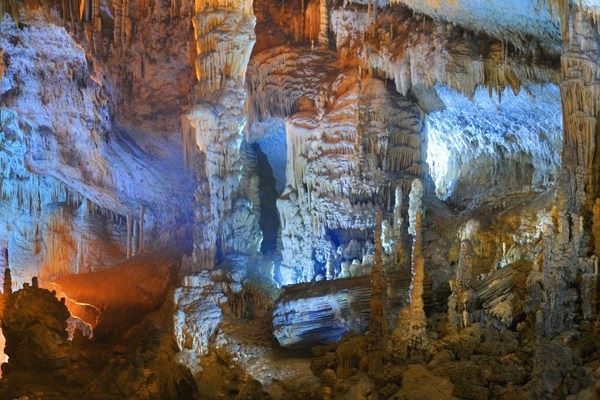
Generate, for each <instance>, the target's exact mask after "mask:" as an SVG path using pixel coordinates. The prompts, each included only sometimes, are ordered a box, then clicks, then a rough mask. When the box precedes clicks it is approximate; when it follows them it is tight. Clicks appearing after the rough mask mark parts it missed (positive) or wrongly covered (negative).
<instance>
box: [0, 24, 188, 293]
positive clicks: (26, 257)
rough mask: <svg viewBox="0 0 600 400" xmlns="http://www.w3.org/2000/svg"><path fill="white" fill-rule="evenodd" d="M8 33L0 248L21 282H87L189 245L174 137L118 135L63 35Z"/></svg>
mask: <svg viewBox="0 0 600 400" xmlns="http://www.w3.org/2000/svg"><path fill="white" fill-rule="evenodd" d="M1 26H2V29H1V31H0V47H1V48H2V51H3V57H4V60H5V67H4V70H3V74H2V77H1V78H2V80H1V84H0V96H2V99H3V100H2V104H1V108H0V117H1V126H0V131H1V132H2V135H3V138H4V149H5V151H2V152H1V153H0V158H1V160H2V165H3V169H2V174H3V179H2V193H3V198H4V199H6V200H7V201H4V202H3V203H2V205H1V206H0V215H2V216H3V217H2V223H1V224H0V239H2V240H6V241H8V248H9V253H10V254H11V263H12V266H13V267H14V275H15V278H16V279H15V281H16V282H23V281H27V280H29V279H30V278H31V276H33V275H39V276H40V278H42V279H47V280H51V279H53V278H56V277H57V276H59V275H61V274H64V273H69V272H89V271H92V270H94V269H98V268H101V267H105V266H110V265H112V264H114V263H116V262H118V261H120V260H122V259H124V258H126V257H127V256H129V255H132V254H134V253H136V252H139V251H141V250H142V249H143V246H144V243H147V242H148V241H154V240H159V241H160V240H163V239H165V238H167V237H171V236H172V237H177V236H179V237H181V236H180V235H181V234H185V229H186V225H187V224H188V223H187V222H186V220H187V219H188V217H189V215H190V210H189V205H190V204H191V189H190V182H191V177H190V175H189V173H186V172H185V171H184V168H183V161H182V147H181V142H180V141H178V140H177V138H176V136H171V137H170V138H159V137H156V136H153V135H146V134H143V133H142V132H140V131H137V130H135V129H131V130H128V131H126V130H124V129H122V128H120V127H119V126H117V125H116V124H114V123H113V122H112V121H111V115H110V111H109V108H110V107H109V103H110V96H109V94H108V92H107V90H106V88H107V83H106V82H104V81H102V78H101V77H98V76H93V75H90V70H89V69H88V64H87V62H86V58H85V54H84V52H83V51H82V49H81V48H80V47H78V46H77V44H76V43H75V42H74V41H73V39H72V38H71V37H70V36H69V34H68V33H67V32H66V31H65V30H64V29H63V28H59V27H56V26H50V25H46V24H44V23H41V22H36V23H33V24H31V25H30V26H27V27H24V28H22V29H17V28H16V26H15V25H14V23H13V22H12V21H11V20H10V19H9V18H3V19H2V22H1ZM165 226H169V230H168V231H166V230H165V229H164V228H165Z"/></svg>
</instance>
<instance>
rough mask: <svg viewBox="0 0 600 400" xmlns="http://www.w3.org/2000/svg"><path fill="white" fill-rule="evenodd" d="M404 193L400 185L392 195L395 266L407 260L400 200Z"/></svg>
mask: <svg viewBox="0 0 600 400" xmlns="http://www.w3.org/2000/svg"><path fill="white" fill-rule="evenodd" d="M403 197H404V193H402V187H401V186H398V187H397V188H396V193H395V195H394V221H393V230H394V240H395V241H396V245H395V248H394V255H395V262H396V265H397V267H401V266H402V265H404V264H405V263H406V261H407V257H406V250H405V248H404V234H403V231H402V229H403V224H404V220H403V218H402V201H403Z"/></svg>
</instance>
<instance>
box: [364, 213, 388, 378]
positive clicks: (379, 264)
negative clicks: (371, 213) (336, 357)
mask: <svg viewBox="0 0 600 400" xmlns="http://www.w3.org/2000/svg"><path fill="white" fill-rule="evenodd" d="M381 223H382V216H381V209H379V208H378V209H377V212H376V217H375V266H374V267H373V272H371V300H370V307H371V320H370V322H369V336H368V340H369V372H370V373H372V374H374V373H376V372H378V371H379V370H380V369H381V367H382V359H383V356H384V355H385V354H386V353H387V341H388V299H387V285H386V282H385V277H384V270H383V246H382V243H381Z"/></svg>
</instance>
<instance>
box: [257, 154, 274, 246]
mask: <svg viewBox="0 0 600 400" xmlns="http://www.w3.org/2000/svg"><path fill="white" fill-rule="evenodd" d="M255 150H256V161H257V172H258V192H259V195H260V220H259V226H260V229H261V230H262V233H263V241H262V243H261V246H260V251H261V252H262V253H263V254H271V253H274V252H275V251H276V249H277V235H278V232H279V213H278V212H277V196H278V193H277V188H276V180H275V176H274V174H273V169H272V168H271V165H270V164H269V160H268V159H267V156H266V155H265V153H263V151H262V150H261V148H260V145H258V144H256V145H255Z"/></svg>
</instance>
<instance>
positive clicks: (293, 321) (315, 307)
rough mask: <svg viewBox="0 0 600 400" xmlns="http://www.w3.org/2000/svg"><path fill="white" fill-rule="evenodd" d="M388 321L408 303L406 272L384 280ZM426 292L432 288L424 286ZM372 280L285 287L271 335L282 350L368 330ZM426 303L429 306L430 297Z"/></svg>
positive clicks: (358, 279) (275, 313) (342, 280)
mask: <svg viewBox="0 0 600 400" xmlns="http://www.w3.org/2000/svg"><path fill="white" fill-rule="evenodd" d="M386 281H387V282H388V285H389V286H388V295H389V300H390V301H389V318H390V319H393V318H395V316H396V315H397V314H398V310H399V309H400V307H402V306H405V305H406V304H408V300H409V285H410V276H408V271H405V272H404V273H394V274H392V275H390V276H387V277H386ZM426 286H427V288H428V290H429V289H430V288H431V287H430V285H429V284H427V285H426ZM370 299H371V278H370V277H369V276H363V277H358V278H347V279H338V280H335V281H321V282H315V283H304V284H298V285H292V286H287V287H284V288H283V291H282V294H281V296H280V297H279V298H278V299H277V301H276V303H275V307H274V309H273V335H274V336H275V338H276V339H277V341H278V343H279V345H281V346H282V347H290V348H293V347H309V346H311V345H315V344H323V343H333V342H337V341H339V340H340V339H341V338H342V337H343V336H344V335H346V334H347V333H350V332H354V333H356V334H362V333H364V332H365V331H366V330H367V328H368V327H369V320H370V306H369V301H370ZM426 302H427V303H428V305H431V297H430V296H429V294H428V296H427V299H426Z"/></svg>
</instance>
